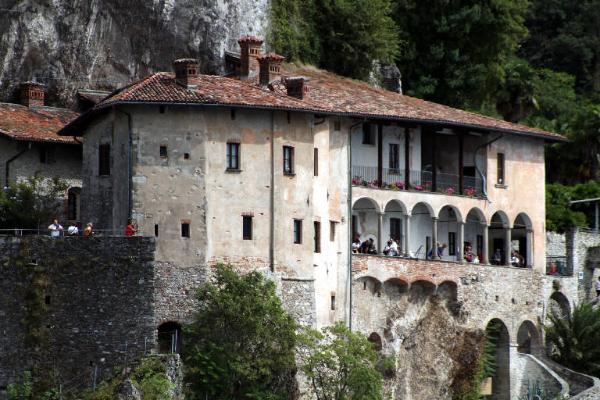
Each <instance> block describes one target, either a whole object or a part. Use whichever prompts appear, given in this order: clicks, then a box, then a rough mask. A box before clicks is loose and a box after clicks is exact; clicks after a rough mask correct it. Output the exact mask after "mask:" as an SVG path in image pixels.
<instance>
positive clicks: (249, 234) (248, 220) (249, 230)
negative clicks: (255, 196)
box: [242, 215, 254, 240]
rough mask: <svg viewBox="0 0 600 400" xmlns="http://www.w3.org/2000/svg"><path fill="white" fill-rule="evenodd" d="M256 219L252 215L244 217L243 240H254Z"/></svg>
mask: <svg viewBox="0 0 600 400" xmlns="http://www.w3.org/2000/svg"><path fill="white" fill-rule="evenodd" d="M253 220H254V217H253V216H252V215H242V240H252V238H253V236H254V235H253V233H254V232H253V230H254V229H253V228H254V221H253Z"/></svg>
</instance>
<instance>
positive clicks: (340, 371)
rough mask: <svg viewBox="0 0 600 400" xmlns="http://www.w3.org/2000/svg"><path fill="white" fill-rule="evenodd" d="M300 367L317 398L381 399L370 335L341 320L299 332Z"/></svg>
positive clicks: (380, 388) (378, 376)
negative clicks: (357, 330)
mask: <svg viewBox="0 0 600 400" xmlns="http://www.w3.org/2000/svg"><path fill="white" fill-rule="evenodd" d="M299 342H300V343H299V346H298V356H299V359H300V369H301V370H302V372H303V373H304V374H305V375H306V376H307V378H308V380H309V382H310V385H311V387H312V389H313V391H314V393H315V395H316V397H317V399H318V400H350V399H361V400H378V399H382V380H383V378H382V376H381V374H380V373H379V372H378V371H377V369H376V364H377V353H376V352H375V349H374V348H373V344H372V343H371V342H369V341H368V340H367V338H366V337H365V336H364V335H362V334H360V333H356V332H352V331H350V330H349V329H348V328H347V327H346V326H344V325H343V324H342V323H338V324H336V325H334V326H331V327H327V328H323V330H322V331H321V332H319V331H315V330H313V329H306V330H305V331H304V332H303V334H301V335H300V339H299Z"/></svg>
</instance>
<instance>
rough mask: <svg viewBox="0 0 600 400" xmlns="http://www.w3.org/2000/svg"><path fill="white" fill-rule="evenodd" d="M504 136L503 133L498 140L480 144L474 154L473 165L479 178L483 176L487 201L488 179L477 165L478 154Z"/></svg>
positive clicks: (484, 193)
mask: <svg viewBox="0 0 600 400" xmlns="http://www.w3.org/2000/svg"><path fill="white" fill-rule="evenodd" d="M503 136H504V134H503V133H500V135H499V136H497V137H496V138H494V139H492V140H490V141H489V142H486V143H483V144H480V145H479V146H477V147H476V148H475V151H474V152H473V165H475V170H476V171H477V173H478V174H479V176H481V181H482V182H483V185H482V186H483V195H484V196H485V198H486V200H487V198H488V193H487V178H486V177H485V176H484V175H483V172H481V170H480V169H479V166H478V165H477V152H478V151H479V150H480V149H483V148H484V147H486V146H489V145H490V144H492V143H494V142H495V141H497V140H500V139H502V137H503Z"/></svg>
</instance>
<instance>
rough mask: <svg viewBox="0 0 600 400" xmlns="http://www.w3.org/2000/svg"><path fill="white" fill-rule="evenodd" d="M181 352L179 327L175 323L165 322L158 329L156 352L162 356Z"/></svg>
mask: <svg viewBox="0 0 600 400" xmlns="http://www.w3.org/2000/svg"><path fill="white" fill-rule="evenodd" d="M180 350H181V325H180V324H178V323H177V322H165V323H164V324H161V325H160V326H159V327H158V352H159V353H162V354H173V353H179V352H180Z"/></svg>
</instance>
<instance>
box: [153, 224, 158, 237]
mask: <svg viewBox="0 0 600 400" xmlns="http://www.w3.org/2000/svg"><path fill="white" fill-rule="evenodd" d="M154 236H155V237H158V224H154Z"/></svg>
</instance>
